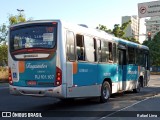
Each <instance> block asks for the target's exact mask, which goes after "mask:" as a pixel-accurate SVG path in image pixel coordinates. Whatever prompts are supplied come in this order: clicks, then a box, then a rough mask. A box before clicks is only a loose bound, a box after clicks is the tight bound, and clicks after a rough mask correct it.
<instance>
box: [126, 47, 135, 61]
mask: <svg viewBox="0 0 160 120" xmlns="http://www.w3.org/2000/svg"><path fill="white" fill-rule="evenodd" d="M128 64H135V49H134V48H133V47H128Z"/></svg>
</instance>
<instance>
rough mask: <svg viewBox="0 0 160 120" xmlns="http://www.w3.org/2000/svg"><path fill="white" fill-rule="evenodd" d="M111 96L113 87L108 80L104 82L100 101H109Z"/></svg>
mask: <svg viewBox="0 0 160 120" xmlns="http://www.w3.org/2000/svg"><path fill="white" fill-rule="evenodd" d="M110 96H111V87H110V84H109V83H108V82H107V81H105V82H103V84H102V87H101V96H100V102H101V103H105V102H107V101H108V100H109V98H110Z"/></svg>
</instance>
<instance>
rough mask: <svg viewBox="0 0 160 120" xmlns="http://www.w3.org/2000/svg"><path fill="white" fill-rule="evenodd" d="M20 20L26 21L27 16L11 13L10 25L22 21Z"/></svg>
mask: <svg viewBox="0 0 160 120" xmlns="http://www.w3.org/2000/svg"><path fill="white" fill-rule="evenodd" d="M20 22H26V18H25V16H24V15H23V14H19V15H10V17H9V23H10V25H13V24H17V23H20Z"/></svg>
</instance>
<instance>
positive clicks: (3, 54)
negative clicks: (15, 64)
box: [0, 45, 8, 66]
mask: <svg viewBox="0 0 160 120" xmlns="http://www.w3.org/2000/svg"><path fill="white" fill-rule="evenodd" d="M7 53H8V46H7V45H1V46H0V66H1V65H2V66H4V65H7V63H8V54H7Z"/></svg>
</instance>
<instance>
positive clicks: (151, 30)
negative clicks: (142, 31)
mask: <svg viewBox="0 0 160 120" xmlns="http://www.w3.org/2000/svg"><path fill="white" fill-rule="evenodd" d="M145 22H146V23H145V25H146V35H150V36H151V39H153V37H154V36H155V35H156V33H157V32H159V31H160V17H159V16H156V17H151V18H150V19H145Z"/></svg>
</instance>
